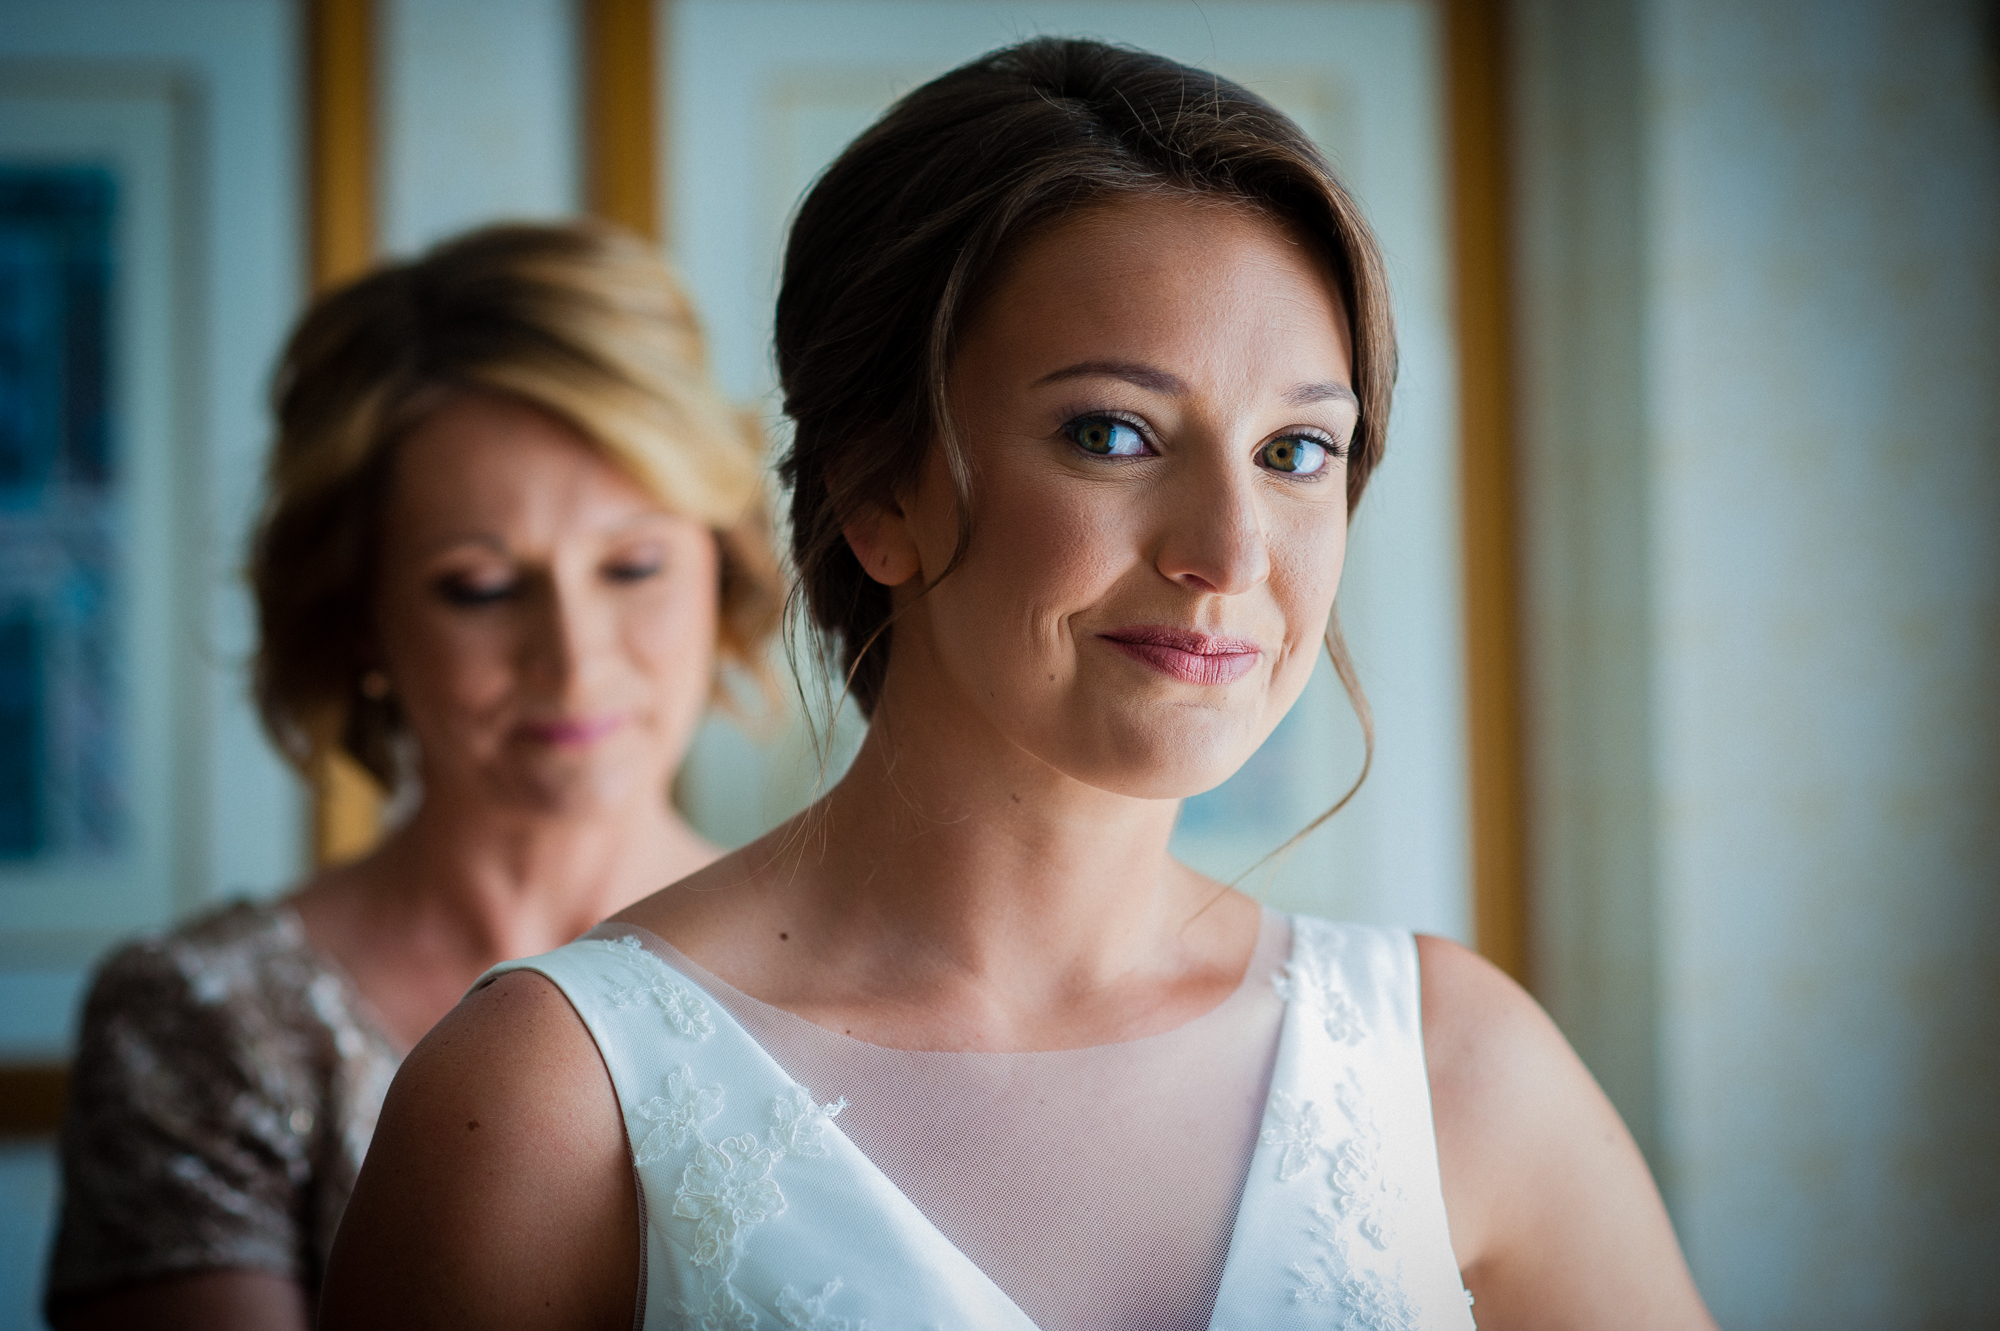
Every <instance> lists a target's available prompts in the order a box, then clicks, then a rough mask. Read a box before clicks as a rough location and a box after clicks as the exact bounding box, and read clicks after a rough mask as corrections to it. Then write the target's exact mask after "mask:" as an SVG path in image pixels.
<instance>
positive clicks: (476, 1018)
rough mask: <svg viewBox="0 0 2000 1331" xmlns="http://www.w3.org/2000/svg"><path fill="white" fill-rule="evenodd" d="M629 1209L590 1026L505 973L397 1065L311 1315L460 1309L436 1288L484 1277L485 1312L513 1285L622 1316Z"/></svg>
mask: <svg viewBox="0 0 2000 1331" xmlns="http://www.w3.org/2000/svg"><path fill="white" fill-rule="evenodd" d="M552 1144H553V1145H552ZM637 1214H638V1202H637V1196H636V1191H635V1188H634V1185H633V1183H632V1176H631V1167H630V1164H629V1162H628V1161H627V1159H626V1152H625V1139H624V1118H623V1115H622V1113H621V1112H620V1109H619V1105H618V1100H617V1095H616V1092H615V1091H614V1090H613V1088H612V1085H611V1082H610V1079H609V1077H608V1075H607V1074H606V1072H605V1068H604V1064H603V1062H602V1060H601V1059H600V1058H599V1057H598V1054H597V1049H596V1046H595V1044H594V1042H593V1041H592V1039H591V1036H590V1032H589V1031H588V1029H586V1028H585V1026H584V1025H583V1022H582V1020H581V1019H580V1018H579V1017H578V1016H577V1014H576V1012H575V1010H574V1009H573V1008H571V1006H570V1004H569V1001H568V1000H567V999H566V998H565V997H564V995H563V993H562V991H561V990H560V989H558V988H557V987H556V986H555V985H554V984H552V983H550V982H549V981H548V980H547V979H546V978H544V977H543V976H541V975H539V974H536V973H534V972H533V971H512V972H509V973H507V974H504V975H501V976H499V977H497V978H495V979H494V980H493V981H492V982H491V983H488V984H485V985H483V986H481V987H480V988H479V989H477V990H475V991H474V992H473V993H471V994H468V995H467V996H466V998H465V999H464V1000H463V1001H462V1002H461V1003H460V1004H459V1005H458V1007H456V1008H455V1009H453V1010H452V1012H451V1013H450V1014H449V1015H447V1016H446V1017H445V1018H444V1020H443V1021H441V1022H439V1023H438V1024H437V1026H436V1027H434V1028H433V1029H432V1031H431V1032H430V1034H429V1035H427V1036H425V1037H424V1039H423V1040H422V1041H421V1042H420V1043H419V1044H418V1045H417V1047H416V1048H415V1049H414V1050H412V1051H411V1053H410V1056H409V1058H408V1059H406V1060H405V1061H404V1064H403V1067H402V1069H401V1071H399V1072H398V1073H397V1076H396V1080H395V1084H394V1085H393V1086H392V1087H391V1089H390V1091H389V1097H388V1100H387V1101H386V1103H385V1104H384V1105H383V1110H382V1118H381V1123H380V1125H379V1127H378V1128H377V1131H376V1134H375V1139H374V1141H373V1143H372V1144H371V1145H370V1147H369V1150H368V1157H367V1160H366V1162H365V1164H364V1165H363V1167H362V1170H361V1175H360V1178H359V1179H358V1181H357V1182H356V1185H355V1190H354V1196H353V1200H352V1201H351V1202H350V1203H349V1206H348V1209H347V1213H346V1215H345V1217H344V1218H343V1220H342V1222H341V1227H340V1233H339V1237H338V1239H337V1240H336V1242H335V1245H334V1250H333V1254H332V1257H331V1259H330V1262H329V1267H328V1272H327V1277H326V1282H325V1292H324V1300H325V1301H324V1303H323V1306H322V1320H321V1325H322V1326H326V1327H340V1326H360V1325H364V1324H373V1325H381V1324H383V1323H384V1322H389V1321H405V1322H406V1323H410V1324H421V1323H424V1321H425V1317H424V1316H419V1315H414V1314H415V1313H419V1312H421V1313H426V1314H428V1313H436V1314H438V1315H439V1316H440V1317H442V1316H444V1315H446V1314H454V1315H455V1314H456V1313H458V1312H462V1311H463V1309H458V1308H449V1309H447V1308H444V1307H442V1306H433V1305H435V1304H436V1303H437V1300H438V1298H439V1297H441V1296H440V1295H439V1293H438V1291H440V1290H442V1289H446V1288H450V1289H452V1290H455V1291H456V1292H457V1295H458V1296H463V1295H464V1294H465V1291H467V1290H471V1289H478V1290H481V1291H483V1293H482V1294H481V1296H480V1297H481V1299H482V1300H483V1301H484V1302H483V1304H482V1307H485V1308H487V1310H489V1311H491V1312H493V1314H494V1316H495V1318H496V1319H497V1320H495V1321H493V1322H492V1323H491V1324H493V1325H504V1324H508V1323H507V1317H506V1316H505V1312H506V1310H507V1309H508V1308H509V1307H511V1306H515V1305H514V1301H515V1300H516V1299H517V1298H518V1299H532V1300H534V1301H535V1302H537V1303H539V1302H540V1301H542V1300H544V1299H547V1300H550V1301H551V1306H557V1305H559V1306H561V1307H563V1308H565V1309H567V1310H568V1311H569V1312H571V1313H574V1314H575V1316H574V1317H573V1318H570V1321H571V1322H572V1323H573V1324H576V1325H593V1324H598V1323H603V1324H606V1325H610V1324H613V1323H619V1324H629V1322H630V1316H631V1299H632V1293H631V1291H632V1290H633V1288H634V1287H635V1285H634V1283H633V1281H635V1280H636V1261H637V1257H636V1253H635V1252H633V1251H631V1245H630V1243H629V1241H628V1237H629V1235H630V1234H631V1233H632V1232H633V1231H634V1229H635V1228H636V1225H637ZM628 1267H629V1268H631V1270H630V1271H628V1270H627V1269H626V1268H628ZM441 1273H448V1274H450V1275H454V1276H463V1277H465V1278H464V1279H463V1280H456V1279H452V1280H441V1279H440V1274H441ZM475 1320H476V1319H475Z"/></svg>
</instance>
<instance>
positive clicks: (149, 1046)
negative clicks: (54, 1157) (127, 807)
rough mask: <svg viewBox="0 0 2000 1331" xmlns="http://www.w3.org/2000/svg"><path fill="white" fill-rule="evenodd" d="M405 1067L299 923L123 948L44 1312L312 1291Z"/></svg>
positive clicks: (104, 997) (86, 1070)
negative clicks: (152, 1293) (251, 1290)
mask: <svg viewBox="0 0 2000 1331" xmlns="http://www.w3.org/2000/svg"><path fill="white" fill-rule="evenodd" d="M397 1061H398V1054H397V1051H395V1050H393V1049H391V1048H389V1047H388V1046H387V1044H386V1042H385V1041H383V1040H382V1039H381V1037H380V1036H379V1034H378V1033H377V1032H375V1031H374V1030H373V1029H372V1028H369V1027H368V1026H366V1025H365V1024H364V1023H360V1022H359V1021H358V1020H357V1018H356V1015H355V1013H354V1011H353V995H352V993H351V987H350V986H348V985H347V984H346V982H345V981H344V980H342V979H341V978H340V977H339V976H338V975H337V974H335V973H334V972H332V970H331V969H330V967H329V964H328V963H325V961H324V959H323V958H319V957H318V956H317V954H314V953H312V952H311V950H310V949H309V948H308V947H307V946H306V945H305V942H304V937H303V934H302V932H301V931H300V929H299V927H298V924H297V917H296V916H295V915H292V914H291V913H290V912H289V911H285V910H273V909H272V908H269V907H264V906H261V905H251V904H248V903H245V904H239V905H237V906H233V907H230V908H227V909H225V910H223V911H219V912H217V913H216V914H215V915H212V916H210V917H207V918H206V919H204V920H200V921H196V922H194V923H193V924H191V925H189V926H186V927H184V928H183V929H182V930H180V931H178V932H176V933H174V934H170V935H167V936H166V937H163V938H157V939H151V940H147V941H145V942H142V943H138V944H135V945H133V946H131V947H128V948H126V949H124V950H123V951H121V952H119V953H117V954H116V955H115V956H113V957H112V958H111V959H110V960H109V961H107V962H106V963H105V964H104V966H103V967H102V969H101V970H100V971H99V973H98V976H97V980H96V983H95V985H94V986H93V988H92V990H91V993H90V997H89V999H88V1001H87V1003H86V1005H85V1009H84V1014H83V1025H82V1034H81V1040H80V1044H79V1048H78V1052H77V1059H76V1064H75V1069H74V1072H73V1075H72V1080H71V1089H70V1104H69V1108H68V1111H67V1114H66V1117H65V1121H64V1125H63V1132H62V1144H61V1151H62V1170H63V1205H62V1218H61V1223H60V1227H59V1229H58V1232H57V1237H56V1244H55V1251H54V1254H53V1256H52V1260H51V1264H50V1272H49V1289H48V1298H47V1306H48V1307H50V1308H52V1309H53V1308H58V1307H60V1306H62V1305H63V1304H65V1303H68V1302H71V1301H74V1300H76V1299H78V1298H81V1297H85V1296H88V1295H90V1294H94V1293H100V1292H105V1291H108V1290H111V1289H114V1288H117V1287H119V1286H122V1285H129V1284H134V1283H137V1282H141V1281H145V1280H150V1279H156V1278H159V1277H162V1276H168V1275H174V1274H179V1273H186V1272H194V1271H207V1270H253V1271H267V1272H273V1273H276V1274H280V1275H286V1276H290V1277H292V1278H294V1279H297V1280H298V1281H299V1282H300V1283H301V1284H302V1285H304V1286H305V1287H306V1289H307V1291H308V1294H309V1295H310V1294H312V1293H313V1292H314V1291H315V1290H316V1289H317V1286H318V1283H319V1274H320V1269H321V1266H322V1264H323V1261H324V1257H325V1253H326V1250H327V1248H328V1247H329V1246H330V1244H331V1242H332V1237H333V1229H334V1226H335V1225H336V1224H337V1223H338V1221H339V1216H340V1212H341V1210H342V1209H343V1208H344V1207H345V1205H346V1202H347V1196H348V1193H349V1191H350V1190H351V1189H352V1187H353V1181H354V1175H355V1173H356V1172H357V1171H358V1169H359V1166H360V1162H361V1155H362V1153H363V1152H365V1151H366V1149H367V1140H368V1137H369V1135H370V1134H371V1133H372V1130H373V1128H374V1120H375V1115H376V1113H377V1112H378V1111H379V1109H380V1106H381V1098H382V1095H383V1093H384V1092H385V1091H386V1089H387V1086H388V1082H389V1079H390V1077H391V1076H392V1075H393V1074H394V1071H395V1067H396V1063H397Z"/></svg>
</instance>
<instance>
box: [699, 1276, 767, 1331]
mask: <svg viewBox="0 0 2000 1331" xmlns="http://www.w3.org/2000/svg"><path fill="white" fill-rule="evenodd" d="M689 1315H690V1316H691V1317H693V1319H694V1328H695V1331H757V1314H756V1313H754V1312H752V1311H750V1305H749V1304H747V1303H745V1302H744V1301H743V1296H742V1295H741V1294H738V1293H737V1292H736V1287H735V1286H734V1285H732V1284H730V1283H729V1282H728V1281H727V1280H724V1281H722V1282H720V1283H719V1284H717V1285H716V1286H715V1287H714V1288H712V1289H711V1290H709V1292H708V1306H707V1307H706V1308H703V1309H701V1310H700V1311H698V1312H696V1311H692V1310H691V1311H690V1314H689Z"/></svg>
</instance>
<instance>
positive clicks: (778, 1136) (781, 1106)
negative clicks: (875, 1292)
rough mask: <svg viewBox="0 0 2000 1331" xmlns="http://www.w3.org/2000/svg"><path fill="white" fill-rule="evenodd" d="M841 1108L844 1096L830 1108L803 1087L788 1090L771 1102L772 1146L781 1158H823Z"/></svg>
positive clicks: (845, 1100)
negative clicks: (798, 1156)
mask: <svg viewBox="0 0 2000 1331" xmlns="http://www.w3.org/2000/svg"><path fill="white" fill-rule="evenodd" d="M845 1108H847V1097H846V1096H842V1097H841V1098H840V1099H838V1100H835V1101H834V1102H833V1103H832V1104H825V1105H822V1104H815V1103H813V1098H812V1096H810V1095H808V1094H806V1088H805V1087H803V1086H794V1087H792V1088H791V1089H790V1090H789V1091H786V1092H785V1093H784V1094H782V1095H780V1096H779V1097H778V1098H777V1099H775V1100H773V1101H771V1144H772V1146H774V1147H776V1148H777V1149H778V1150H779V1152H780V1153H782V1154H784V1155H806V1156H824V1155H826V1154H827V1145H826V1129H827V1125H828V1124H830V1123H832V1122H833V1118H834V1115H836V1114H838V1113H839V1112H840V1111H841V1110H843V1109H845ZM836 1283H837V1282H836Z"/></svg>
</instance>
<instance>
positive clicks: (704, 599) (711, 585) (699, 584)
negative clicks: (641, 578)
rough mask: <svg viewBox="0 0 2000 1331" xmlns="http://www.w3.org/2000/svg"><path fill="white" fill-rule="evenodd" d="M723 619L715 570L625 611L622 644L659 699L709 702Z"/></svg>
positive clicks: (663, 588)
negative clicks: (720, 621)
mask: <svg viewBox="0 0 2000 1331" xmlns="http://www.w3.org/2000/svg"><path fill="white" fill-rule="evenodd" d="M719 616H720V608H719V606H718V604H717V593H716V588H715V576H714V571H713V570H705V571H704V572H703V573H702V574H701V575H699V576H695V575H690V576H689V577H688V578H687V579H686V580H685V581H675V582H672V583H662V584H661V585H659V586H658V587H654V588H651V589H649V590H648V592H646V593H644V594H639V595H635V596H633V597H632V598H631V599H630V600H629V601H627V602H626V603H625V604H624V605H622V606H620V607H619V618H620V633H619V639H620V641H621V642H622V643H623V645H624V649H625V652H626V655H627V658H628V659H629V660H630V662H631V664H632V666H633V668H634V669H635V670H637V671H638V672H639V673H640V674H641V675H642V676H643V677H644V678H645V679H646V681H647V683H648V686H649V688H650V691H651V692H652V693H653V694H654V695H655V696H656V697H662V698H674V699H682V698H685V697H689V696H692V697H695V698H698V699H702V698H706V697H707V694H708V689H709V685H710V676H711V673H712V670H713V663H714V657H715V638H716V629H717V625H718V620H719Z"/></svg>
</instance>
